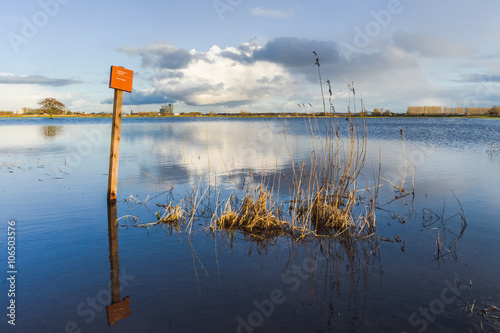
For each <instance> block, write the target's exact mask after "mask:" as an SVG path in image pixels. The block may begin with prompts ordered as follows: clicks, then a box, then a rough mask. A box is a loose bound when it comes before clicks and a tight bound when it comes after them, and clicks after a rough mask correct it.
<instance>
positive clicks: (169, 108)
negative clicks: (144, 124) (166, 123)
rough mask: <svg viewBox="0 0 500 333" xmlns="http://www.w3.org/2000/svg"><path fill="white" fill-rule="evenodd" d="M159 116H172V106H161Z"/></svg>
mask: <svg viewBox="0 0 500 333" xmlns="http://www.w3.org/2000/svg"><path fill="white" fill-rule="evenodd" d="M160 114H161V115H162V116H163V115H166V114H167V115H173V114H174V104H169V105H162V107H161V108H160Z"/></svg>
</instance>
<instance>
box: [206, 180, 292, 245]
mask: <svg viewBox="0 0 500 333" xmlns="http://www.w3.org/2000/svg"><path fill="white" fill-rule="evenodd" d="M235 206H236V207H235ZM233 207H234V208H233ZM280 215H281V212H280V210H279V209H276V207H275V205H274V202H273V200H272V194H271V193H269V191H267V190H266V189H264V188H262V187H258V188H257V189H256V190H254V191H250V190H248V191H247V193H246V195H245V196H244V197H243V199H242V201H241V203H240V204H238V203H235V200H234V197H233V195H231V196H230V199H229V200H227V201H226V204H225V207H224V209H223V211H222V213H221V214H220V216H217V215H215V216H214V218H213V223H212V225H213V226H214V227H215V228H219V229H224V230H241V231H243V232H245V233H247V234H253V235H256V236H260V237H274V236H279V235H283V234H286V233H288V232H289V225H288V223H287V221H283V220H282V219H281V218H280Z"/></svg>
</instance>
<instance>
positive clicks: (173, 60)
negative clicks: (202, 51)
mask: <svg viewBox="0 0 500 333" xmlns="http://www.w3.org/2000/svg"><path fill="white" fill-rule="evenodd" d="M157 56H158V59H157V67H159V68H160V69H182V68H186V67H187V66H188V65H189V63H191V60H192V56H191V54H190V53H189V52H188V51H187V50H175V51H173V52H166V53H163V54H158V55H157Z"/></svg>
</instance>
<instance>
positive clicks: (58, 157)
mask: <svg viewBox="0 0 500 333" xmlns="http://www.w3.org/2000/svg"><path fill="white" fill-rule="evenodd" d="M321 121H322V120H318V126H317V129H318V130H319V131H320V132H321V130H322V126H321ZM339 124H340V126H345V120H343V119H339ZM313 126H314V124H313ZM285 127H286V141H285V135H284V132H285ZM309 128H310V124H309V122H308V120H307V119H287V120H286V126H285V119H281V118H276V119H250V118H249V119H214V118H161V119H153V118H147V119H123V123H122V136H121V146H120V166H119V182H118V200H117V204H116V205H115V206H110V207H108V206H107V202H106V191H107V173H108V158H109V142H110V132H111V121H110V119H70V118H67V119H53V120H50V119H42V118H33V119H27V118H12V119H8V118H0V158H1V160H0V162H1V169H0V184H1V188H0V189H1V190H0V202H1V207H2V209H1V211H0V220H1V225H2V230H3V231H2V233H3V235H2V236H1V237H0V242H1V244H2V246H1V250H0V260H1V262H2V267H4V268H3V270H4V272H3V275H4V276H6V277H9V276H10V274H9V273H8V271H9V268H8V267H7V263H8V253H7V246H6V243H7V232H8V222H9V221H15V232H16V234H15V237H16V239H15V247H16V253H15V270H16V272H17V273H15V277H16V279H15V296H8V297H7V295H8V292H9V288H11V285H10V281H8V280H6V279H4V282H3V283H2V290H1V291H0V294H1V295H2V296H1V298H0V299H1V305H2V309H4V310H2V311H3V312H5V313H2V318H3V319H2V322H1V324H0V327H1V331H2V332H54V333H55V332H245V333H247V332H498V331H500V328H499V327H500V326H499V325H500V324H499V320H498V317H500V310H498V309H497V308H499V307H500V285H499V284H498V278H499V276H500V265H499V262H500V261H499V259H500V255H499V254H500V248H499V242H498V240H499V235H500V221H499V215H500V214H499V213H500V209H499V202H500V177H499V176H498V172H499V170H500V155H499V154H500V153H499V150H500V149H499V145H498V143H500V121H498V120H490V119H424V118H421V119H395V118H394V119H390V118H383V119H368V120H367V128H368V148H367V157H366V165H365V169H364V171H363V174H362V176H361V177H360V185H359V187H360V188H361V187H363V186H370V184H372V185H373V184H374V177H375V176H374V175H376V174H378V167H379V160H380V165H381V172H380V173H381V177H382V178H383V179H382V181H381V187H380V193H379V198H378V209H377V210H376V224H377V234H376V237H375V239H372V240H371V241H365V242H363V241H355V242H352V243H351V242H347V243H346V242H341V241H339V239H335V238H320V239H316V240H309V241H307V242H296V241H294V240H292V239H290V238H286V237H283V238H278V239H273V240H272V241H270V242H258V241H256V240H254V239H248V238H247V237H245V235H243V234H241V233H238V232H236V233H225V232H216V233H212V232H210V231H208V230H206V228H205V226H206V225H207V220H206V219H205V218H203V217H198V218H197V219H195V220H194V223H193V229H192V232H191V233H188V232H186V231H185V230H179V231H175V230H169V229H168V228H167V229H165V228H162V227H157V226H155V227H151V228H149V229H148V228H133V227H127V226H128V225H129V224H128V223H130V221H140V223H150V222H154V221H156V220H157V218H156V216H155V213H156V212H159V211H161V208H160V207H158V206H157V204H168V203H169V202H170V201H172V202H173V203H177V202H179V201H180V200H182V199H183V198H185V197H186V196H187V195H188V194H189V193H191V192H192V191H193V188H194V189H201V190H200V195H202V194H203V193H206V189H207V184H208V183H209V182H210V184H214V183H217V187H218V189H220V190H221V195H222V196H225V195H229V193H230V192H234V193H235V194H238V195H241V196H242V195H243V194H244V193H245V188H246V187H248V186H250V184H251V178H252V175H253V177H254V179H255V178H257V180H256V181H260V177H263V176H267V177H272V175H273V174H276V172H277V171H279V172H281V173H283V174H284V175H286V174H288V173H289V172H290V170H291V169H292V163H291V160H294V161H295V163H297V162H299V161H302V160H305V161H307V160H308V159H310V154H311V149H313V144H314V142H312V140H311V134H310V131H309V130H308V129H309ZM401 129H403V130H404V137H405V141H404V148H403V142H402V140H401V133H400V130H401ZM316 140H317V141H321V135H319V136H318V137H317V138H316ZM404 156H406V160H407V162H408V163H405V158H404ZM405 165H406V168H405ZM250 170H251V172H250ZM405 173H406V178H405V185H404V187H405V188H406V189H410V190H411V189H412V183H413V185H414V191H415V195H414V196H412V195H408V196H406V197H405V198H403V199H396V200H393V199H395V197H397V196H399V194H400V192H399V191H397V190H395V188H394V187H393V186H392V185H391V184H390V183H389V182H391V183H393V184H399V185H400V184H401V182H402V179H403V176H404V174H405ZM412 178H413V181H412ZM361 183H362V184H361ZM409 192H412V191H409ZM116 218H118V219H119V223H118V225H119V226H118V227H117V228H114V227H112V226H113V224H111V227H108V220H112V221H114V220H116ZM134 219H135V220H134ZM438 242H439V246H438V245H437V243H438ZM438 249H439V251H438ZM11 299H14V300H15V306H16V308H15V324H16V325H15V326H13V325H11V324H9V323H8V321H9V320H11V318H9V317H8V316H6V315H7V314H8V313H9V311H10V310H9V309H6V308H7V307H8V306H9V304H10V303H9V302H10V301H11ZM111 305H112V306H111Z"/></svg>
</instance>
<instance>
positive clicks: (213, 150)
mask: <svg viewBox="0 0 500 333" xmlns="http://www.w3.org/2000/svg"><path fill="white" fill-rule="evenodd" d="M171 126H175V125H174V124H172V125H171ZM186 129H187V128H185V129H184V131H179V130H171V129H166V130H167V131H169V132H170V133H171V134H172V136H171V137H169V138H164V139H163V140H162V141H161V143H157V144H155V145H154V146H153V148H152V153H153V156H154V160H155V162H154V165H155V166H156V168H157V169H158V170H159V171H162V173H163V172H165V171H167V172H171V171H172V169H176V170H182V169H183V168H184V169H185V170H186V173H189V175H190V176H191V177H192V179H195V180H198V179H199V178H200V176H202V175H204V176H205V177H206V178H205V179H207V178H208V172H210V176H211V177H214V176H215V175H217V176H227V175H228V174H233V173H234V172H236V173H239V172H241V170H248V169H252V170H253V171H255V172H264V171H269V172H272V171H274V170H276V168H278V169H280V168H282V167H284V166H286V165H289V164H290V155H289V153H288V150H287V148H286V144H285V139H284V136H283V128H281V127H280V126H278V125H275V124H269V123H268V124H265V123H263V124H260V123H252V122H249V123H246V122H238V123H236V122H224V123H222V122H221V123H195V124H191V125H190V127H189V128H188V129H187V132H186ZM184 136H185V139H184ZM296 139H297V137H296V136H293V139H292V140H296ZM289 140H290V139H289ZM299 142H300V143H299V144H298V145H297V144H295V145H290V154H291V155H292V156H296V154H297V151H303V150H304V149H306V150H307V144H308V143H307V140H299ZM148 164H149V163H145V165H143V167H144V168H148V167H150V164H149V165H148ZM169 166H170V167H169ZM162 176H163V175H162ZM212 179H213V178H212Z"/></svg>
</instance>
